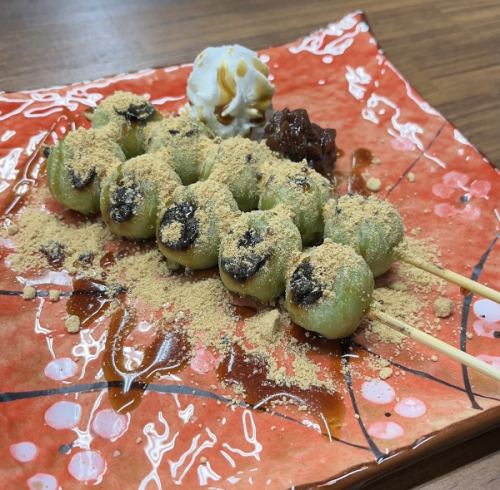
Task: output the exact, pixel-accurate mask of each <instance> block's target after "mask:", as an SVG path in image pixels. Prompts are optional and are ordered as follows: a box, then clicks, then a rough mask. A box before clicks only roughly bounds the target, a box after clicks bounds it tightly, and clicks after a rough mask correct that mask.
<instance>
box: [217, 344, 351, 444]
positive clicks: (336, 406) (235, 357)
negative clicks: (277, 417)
mask: <svg viewBox="0 0 500 490" xmlns="http://www.w3.org/2000/svg"><path fill="white" fill-rule="evenodd" d="M217 377H218V379H219V380H220V381H221V382H223V383H226V384H229V385H240V386H242V387H243V389H244V392H245V395H244V400H245V402H247V403H249V404H251V405H252V406H254V407H256V408H261V407H262V408H267V409H271V410H272V402H280V401H281V400H282V399H283V397H284V398H286V400H287V403H289V402H290V400H293V402H294V403H296V404H297V405H298V406H300V405H305V406H307V410H308V412H309V413H310V414H312V415H313V417H314V418H315V419H316V421H317V423H318V424H319V425H320V427H321V429H322V432H323V434H325V435H331V436H335V435H336V434H337V433H338V431H339V429H340V427H341V425H342V420H343V417H344V403H343V402H342V400H341V397H340V394H339V393H329V392H328V391H327V390H326V389H324V388H316V387H311V388H309V389H307V390H304V389H301V388H298V387H296V386H278V385H276V384H275V383H273V382H272V381H269V380H268V379H267V375H266V366H265V363H264V361H263V360H261V359H259V358H258V357H257V356H254V355H252V354H247V353H245V352H244V351H243V349H242V348H241V347H240V346H238V345H234V346H233V347H232V348H231V351H230V352H229V354H228V355H226V356H225V357H224V358H223V360H222V361H221V363H220V364H219V366H218V367H217Z"/></svg>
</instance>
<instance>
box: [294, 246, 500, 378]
mask: <svg viewBox="0 0 500 490" xmlns="http://www.w3.org/2000/svg"><path fill="white" fill-rule="evenodd" d="M372 292H373V275H372V272H371V271H370V269H369V267H368V266H367V264H366V263H365V262H364V260H363V259H362V257H361V256H360V255H358V254H356V252H355V251H354V250H353V249H352V248H350V247H348V246H346V245H341V244H337V243H334V242H331V241H330V240H327V241H325V243H323V244H322V245H320V246H319V247H312V248H311V249H309V250H307V251H305V252H303V253H302V255H301V256H300V258H299V260H298V261H297V262H296V264H295V266H294V268H292V270H291V271H290V272H289V274H288V276H287V282H286V296H285V307H286V309H287V311H288V313H289V314H290V317H291V318H292V320H293V321H294V322H295V323H297V324H298V325H300V326H302V327H303V328H305V329H306V330H310V331H314V332H317V333H319V334H321V335H323V336H324V337H326V338H330V339H338V338H342V337H347V336H349V335H352V334H353V333H354V332H355V331H356V329H357V328H358V326H359V324H360V323H361V321H362V319H363V318H364V317H365V316H366V317H367V318H368V319H370V320H379V321H381V322H383V323H384V324H385V325H386V326H388V327H389V328H392V329H394V330H396V331H398V332H400V333H402V334H404V335H406V336H407V337H410V338H412V339H413V340H415V341H417V342H419V343H421V344H423V345H425V346H427V347H430V348H432V349H434V350H436V351H438V352H440V353H441V354H443V355H445V356H448V357H449V358H451V359H454V360H456V361H458V362H460V363H462V364H464V365H466V366H468V367H470V368H471V369H474V370H476V371H478V372H481V373H483V374H485V375H486V376H489V377H491V378H493V379H495V380H497V381H500V370H498V369H495V368H494V367H493V366H491V365H489V364H487V363H486V362H484V361H482V360H480V359H477V358H476V357H474V356H472V355H470V354H468V353H467V352H463V351H461V350H459V349H457V348H455V347H452V346H451V345H449V344H447V343H446V342H443V341H442V340H440V339H437V338H435V337H433V336H432V335H429V334H427V333H425V332H422V331H421V330H418V329H417V328H415V327H412V326H411V325H409V324H408V323H406V322H404V321H402V320H399V319H398V318H395V317H393V316H392V315H389V314H388V313H386V312H384V311H381V310H380V305H378V304H377V302H376V301H373V300H372Z"/></svg>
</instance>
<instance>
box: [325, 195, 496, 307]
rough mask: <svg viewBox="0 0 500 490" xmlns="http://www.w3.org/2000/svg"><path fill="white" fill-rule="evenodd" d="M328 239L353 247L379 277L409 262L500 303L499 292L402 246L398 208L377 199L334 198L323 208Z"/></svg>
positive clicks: (347, 196) (400, 220)
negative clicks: (390, 269)
mask: <svg viewBox="0 0 500 490" xmlns="http://www.w3.org/2000/svg"><path fill="white" fill-rule="evenodd" d="M323 216H324V220H325V237H326V238H330V239H331V240H332V241H334V242H336V243H341V244H345V245H350V246H351V247H353V248H354V249H355V250H356V252H357V253H359V254H360V255H361V256H362V257H363V258H364V259H365V260H366V262H367V263H368V265H369V266H370V268H371V270H372V272H373V275H374V276H375V277H378V276H380V275H382V274H384V273H385V272H387V271H388V270H389V268H390V267H391V265H392V264H393V262H394V261H395V260H399V261H401V262H406V263H408V264H410V265H412V266H414V267H417V268H419V269H422V270H424V271H426V272H428V273H430V274H433V275H436V276H438V277H441V278H442V279H444V280H446V281H449V282H451V283H454V284H457V285H458V286H460V287H463V288H465V289H467V290H468V291H471V292H473V293H476V294H479V295H481V296H483V297H485V298H488V299H491V300H492V301H495V302H497V303H500V292H498V291H495V290H494V289H492V288H490V287H488V286H485V285H483V284H480V283H478V282H477V281H474V280H472V279H469V278H467V277H464V276H462V275H460V274H457V273H456V272H453V271H451V270H448V269H445V268H442V267H440V266H438V265H435V264H432V263H429V262H427V261H425V260H421V259H419V258H413V257H411V256H410V255H409V254H408V253H406V252H405V250H404V247H401V246H400V244H401V243H402V240H403V237H404V225H403V221H402V219H401V217H400V215H399V213H398V212H397V210H396V208H394V206H392V205H391V204H390V203H389V202H387V201H383V200H380V199H377V198H376V197H374V196H370V197H368V198H365V197H363V196H361V195H356V194H355V195H344V196H342V197H340V198H339V199H338V200H334V199H331V200H330V201H328V202H327V203H326V205H325V206H324V209H323Z"/></svg>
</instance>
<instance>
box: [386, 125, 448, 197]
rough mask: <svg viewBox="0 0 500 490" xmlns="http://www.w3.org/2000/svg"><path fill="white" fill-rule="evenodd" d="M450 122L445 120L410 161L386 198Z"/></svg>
mask: <svg viewBox="0 0 500 490" xmlns="http://www.w3.org/2000/svg"><path fill="white" fill-rule="evenodd" d="M447 124H448V122H447V121H445V122H444V123H443V124H442V125H441V127H440V128H439V129H438V130H437V131H436V134H435V135H434V136H433V138H432V139H431V140H430V141H429V143H428V145H427V146H426V147H425V148H424V149H423V150H422V153H420V155H418V157H417V158H415V159H414V160H413V162H411V163H410V165H409V166H408V168H407V169H406V170H404V171H403V173H402V174H401V175H400V176H399V178H398V180H397V181H396V182H395V184H394V185H393V186H392V187H391V188H390V189H389V190H388V191H387V193H386V195H385V199H387V198H388V197H389V194H391V192H392V191H393V190H394V189H395V188H396V187H397V186H398V185H399V184H400V183H401V182H402V181H403V179H404V178H405V176H406V175H407V174H408V173H409V172H410V171H411V169H412V168H413V167H414V166H415V165H416V164H417V163H418V162H419V161H420V160H421V158H422V157H423V156H424V154H425V153H426V152H427V151H429V150H430V148H431V146H432V145H433V144H434V142H435V141H436V140H437V138H438V136H439V135H440V134H441V132H442V131H443V129H444V127H445V126H446V125H447Z"/></svg>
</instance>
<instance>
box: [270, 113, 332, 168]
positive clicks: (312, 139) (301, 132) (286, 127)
mask: <svg viewBox="0 0 500 490" xmlns="http://www.w3.org/2000/svg"><path fill="white" fill-rule="evenodd" d="M264 134H265V137H266V142H267V146H269V148H271V149H272V150H274V151H277V152H278V153H280V154H281V155H283V156H284V157H286V158H289V159H290V160H292V161H293V162H300V161H301V160H304V159H305V160H307V163H308V164H309V165H310V166H311V167H312V168H314V169H315V170H316V171H317V172H319V173H320V174H322V175H324V176H326V177H330V176H331V175H332V172H333V168H334V163H335V160H336V159H337V147H336V146H335V136H336V134H337V132H336V131H335V129H330V128H326V129H323V128H321V127H320V126H318V125H317V124H315V123H313V122H311V121H310V120H309V115H308V114H307V111H306V110H305V109H295V110H294V111H291V110H289V109H283V110H282V111H277V112H275V113H274V114H273V116H272V118H271V120H270V121H269V122H268V123H267V124H266V126H265V128H264Z"/></svg>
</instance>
